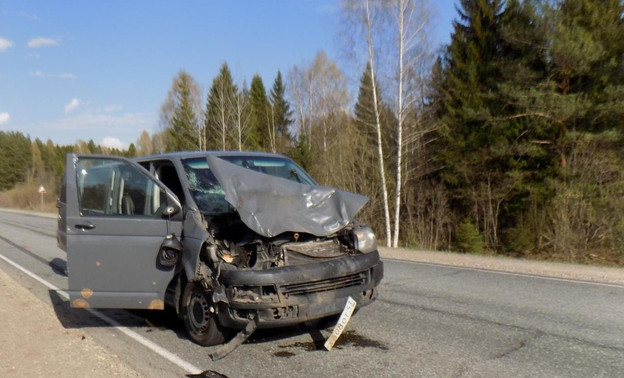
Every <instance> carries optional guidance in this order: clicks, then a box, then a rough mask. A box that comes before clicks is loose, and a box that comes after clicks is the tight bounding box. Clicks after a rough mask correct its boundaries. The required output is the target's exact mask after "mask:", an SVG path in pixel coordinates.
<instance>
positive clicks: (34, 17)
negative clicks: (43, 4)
mask: <svg viewBox="0 0 624 378" xmlns="http://www.w3.org/2000/svg"><path fill="white" fill-rule="evenodd" d="M18 15H19V16H20V17H23V18H27V19H29V20H32V21H41V18H39V16H37V15H36V14H34V13H28V12H25V11H20V12H19V13H18Z"/></svg>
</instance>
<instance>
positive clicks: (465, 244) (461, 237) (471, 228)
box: [455, 218, 485, 253]
mask: <svg viewBox="0 0 624 378" xmlns="http://www.w3.org/2000/svg"><path fill="white" fill-rule="evenodd" d="M455 242H456V246H457V249H458V250H459V251H462V252H474V253H482V252H483V251H484V249H485V241H484V240H483V236H481V234H480V233H479V230H478V229H477V227H476V226H475V225H474V224H473V223H472V221H471V220H470V219H468V218H466V219H464V220H463V221H462V222H461V223H460V224H459V227H458V228H457V234H456V235H455Z"/></svg>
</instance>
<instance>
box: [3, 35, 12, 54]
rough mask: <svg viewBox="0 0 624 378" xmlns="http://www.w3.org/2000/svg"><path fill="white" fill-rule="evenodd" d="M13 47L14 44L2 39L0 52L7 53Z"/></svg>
mask: <svg viewBox="0 0 624 378" xmlns="http://www.w3.org/2000/svg"><path fill="white" fill-rule="evenodd" d="M11 46H13V42H11V41H9V40H8V39H4V38H2V37H0V52H3V51H6V50H8V49H9V48H11Z"/></svg>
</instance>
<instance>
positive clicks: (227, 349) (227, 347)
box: [210, 314, 258, 361]
mask: <svg viewBox="0 0 624 378" xmlns="http://www.w3.org/2000/svg"><path fill="white" fill-rule="evenodd" d="M256 328H258V315H257V314H255V315H254V316H253V318H252V319H251V320H250V321H249V323H247V325H246V326H245V329H243V330H242V331H240V332H239V333H238V334H236V336H234V338H233V339H232V340H230V341H229V342H228V343H227V344H223V345H222V346H221V347H220V348H219V349H217V350H216V351H215V352H214V353H212V354H210V359H212V360H213V361H217V360H220V359H222V358H223V357H225V356H227V355H228V354H230V353H232V352H233V351H234V349H236V348H237V347H238V346H239V345H241V344H242V343H244V342H245V341H246V340H247V339H248V338H249V336H251V334H252V333H254V331H255V330H256Z"/></svg>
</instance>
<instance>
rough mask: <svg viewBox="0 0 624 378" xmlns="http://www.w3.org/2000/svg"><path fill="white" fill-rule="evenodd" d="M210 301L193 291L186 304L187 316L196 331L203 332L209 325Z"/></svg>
mask: <svg viewBox="0 0 624 378" xmlns="http://www.w3.org/2000/svg"><path fill="white" fill-rule="evenodd" d="M211 317H212V314H211V313H210V303H208V300H207V299H206V297H205V296H204V295H203V294H201V293H198V292H194V293H193V295H192V296H191V300H190V303H189V306H188V318H189V320H190V323H191V325H192V326H193V329H194V330H195V332H196V333H199V334H203V333H205V332H206V331H207V330H208V328H209V327H210V319H211Z"/></svg>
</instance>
